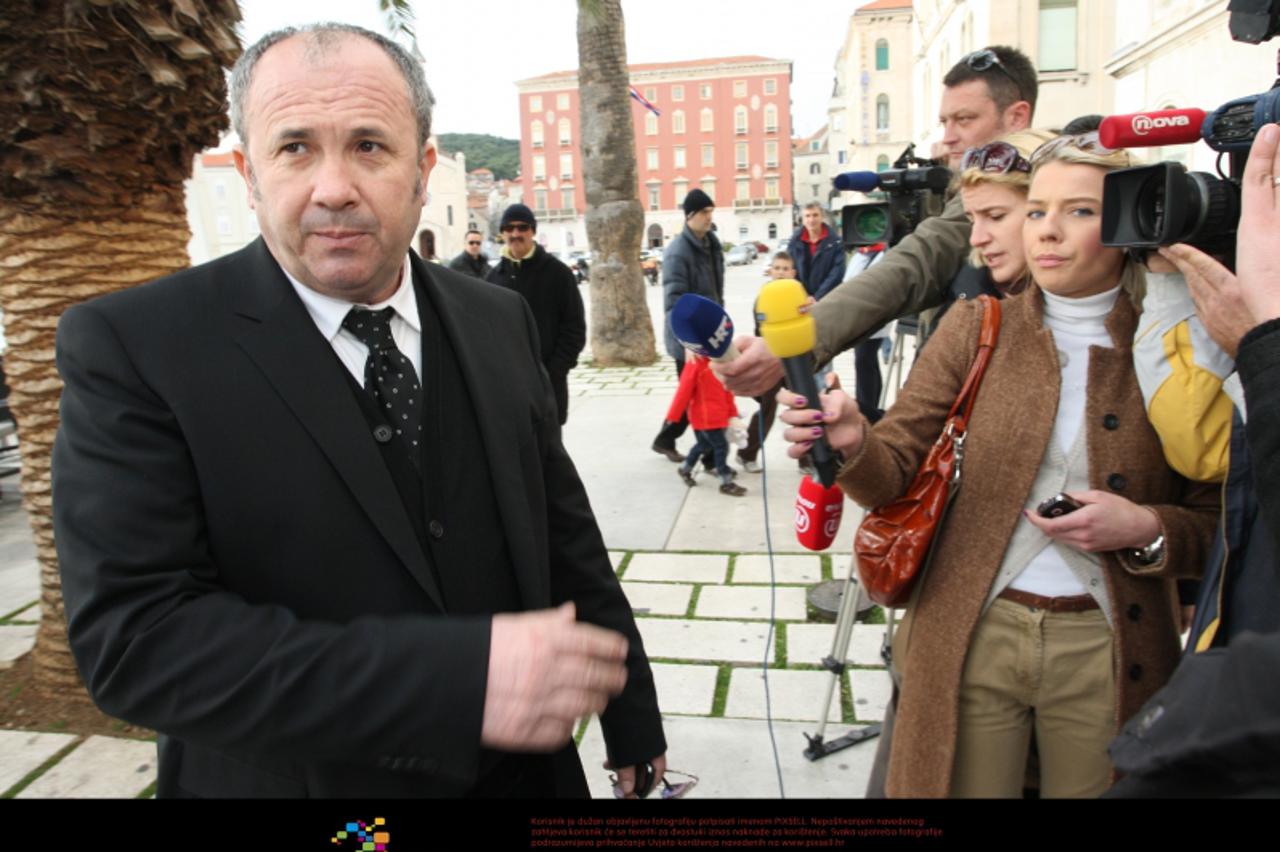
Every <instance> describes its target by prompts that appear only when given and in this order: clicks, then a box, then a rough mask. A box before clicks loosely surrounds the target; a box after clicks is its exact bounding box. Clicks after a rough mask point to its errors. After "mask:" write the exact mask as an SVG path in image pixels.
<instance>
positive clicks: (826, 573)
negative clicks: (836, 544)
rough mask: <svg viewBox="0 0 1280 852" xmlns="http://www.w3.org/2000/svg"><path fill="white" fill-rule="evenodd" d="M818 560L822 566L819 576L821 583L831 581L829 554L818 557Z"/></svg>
mask: <svg viewBox="0 0 1280 852" xmlns="http://www.w3.org/2000/svg"><path fill="white" fill-rule="evenodd" d="M818 559H819V560H820V563H821V565H822V575H821V576H822V579H823V581H824V582H825V581H827V580H830V579H831V554H830V553H824V554H822V555H821V556H819V557H818Z"/></svg>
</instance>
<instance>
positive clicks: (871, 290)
mask: <svg viewBox="0 0 1280 852" xmlns="http://www.w3.org/2000/svg"><path fill="white" fill-rule="evenodd" d="M969 230H970V226H969V222H968V220H966V219H965V216H964V203H963V201H962V200H961V198H960V195H959V194H956V195H955V196H953V197H952V199H951V200H950V201H949V202H947V206H946V208H945V209H944V210H943V211H942V214H941V215H939V216H933V217H930V218H928V219H925V220H924V221H923V222H921V223H920V225H919V226H918V227H917V228H916V230H915V232H914V233H912V234H910V235H908V236H907V237H906V238H904V239H903V240H902V242H900V243H899V244H898V245H896V246H894V247H893V248H892V249H890V250H889V251H887V252H885V255H884V257H883V259H881V261H880V262H879V263H877V264H876V265H875V266H874V267H872V268H870V269H868V270H866V271H865V272H863V273H862V274H861V275H859V276H857V277H855V278H851V279H849V280H848V281H845V282H843V283H841V284H840V285H839V286H838V287H836V288H835V289H833V290H832V291H831V292H830V293H828V294H827V295H826V296H825V297H824V298H823V299H822V300H821V301H820V302H818V304H817V305H815V306H814V308H813V311H812V315H813V318H814V321H815V322H816V323H817V324H818V343H817V346H815V347H814V349H813V358H814V362H815V363H817V364H825V363H826V362H828V361H830V360H831V359H832V358H834V357H835V356H836V355H838V354H839V353H841V352H843V351H844V350H846V349H848V348H849V347H851V346H854V345H856V344H858V343H861V342H862V341H863V340H864V339H865V338H866V337H867V336H869V335H870V334H871V333H872V332H874V331H875V330H876V329H878V328H880V327H881V326H882V325H884V324H885V323H887V322H889V321H890V320H893V319H897V318H898V317H900V316H903V315H905V314H911V313H915V312H916V311H921V310H925V309H926V308H933V307H937V306H938V305H940V304H942V299H943V296H944V295H945V293H946V289H947V285H948V284H949V283H951V279H952V277H954V276H955V274H956V270H957V269H959V268H960V264H961V263H963V262H964V259H965V257H966V255H967V254H968V252H969Z"/></svg>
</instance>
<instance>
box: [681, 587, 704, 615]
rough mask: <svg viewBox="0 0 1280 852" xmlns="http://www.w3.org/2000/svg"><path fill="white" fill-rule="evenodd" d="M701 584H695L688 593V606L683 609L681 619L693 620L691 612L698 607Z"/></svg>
mask: <svg viewBox="0 0 1280 852" xmlns="http://www.w3.org/2000/svg"><path fill="white" fill-rule="evenodd" d="M702 585H703V584H702V583H695V584H694V587H693V591H692V592H690V593H689V606H688V607H686V608H685V611H684V615H683V616H679V617H681V618H693V611H694V610H695V609H696V608H697V606H698V598H699V597H701V596H702Z"/></svg>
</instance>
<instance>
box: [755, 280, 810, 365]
mask: <svg viewBox="0 0 1280 852" xmlns="http://www.w3.org/2000/svg"><path fill="white" fill-rule="evenodd" d="M808 300H809V294H808V292H806V291H805V289H804V285H803V284H801V283H800V282H799V281H796V280H795V279H793V278H780V279H778V280H775V281H770V282H769V283H768V284H766V285H764V287H762V288H760V295H759V297H757V299H756V321H757V322H758V323H759V324H760V336H761V337H763V338H764V342H765V345H767V346H768V347H769V351H770V352H772V353H773V354H774V355H775V356H776V357H778V358H793V357H795V356H797V355H804V354H805V353H806V352H812V351H813V346H814V344H815V343H816V342H817V329H816V327H815V326H814V324H813V318H812V317H810V316H809V315H808V314H802V313H800V308H801V307H803V306H804V304H805V302H807V301H808Z"/></svg>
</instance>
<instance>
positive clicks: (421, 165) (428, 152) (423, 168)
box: [418, 142, 436, 204]
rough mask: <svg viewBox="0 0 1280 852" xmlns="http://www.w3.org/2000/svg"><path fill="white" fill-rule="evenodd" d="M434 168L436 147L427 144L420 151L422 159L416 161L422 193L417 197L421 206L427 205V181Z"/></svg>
mask: <svg viewBox="0 0 1280 852" xmlns="http://www.w3.org/2000/svg"><path fill="white" fill-rule="evenodd" d="M435 167H436V146H435V145H433V144H431V143H430V142H427V144H426V146H424V147H423V149H422V159H420V160H419V161H418V177H419V180H420V181H421V186H422V191H421V192H420V193H419V196H420V198H421V200H422V203H423V204H426V203H427V180H428V178H430V177H431V170H432V169H434V168H435Z"/></svg>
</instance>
